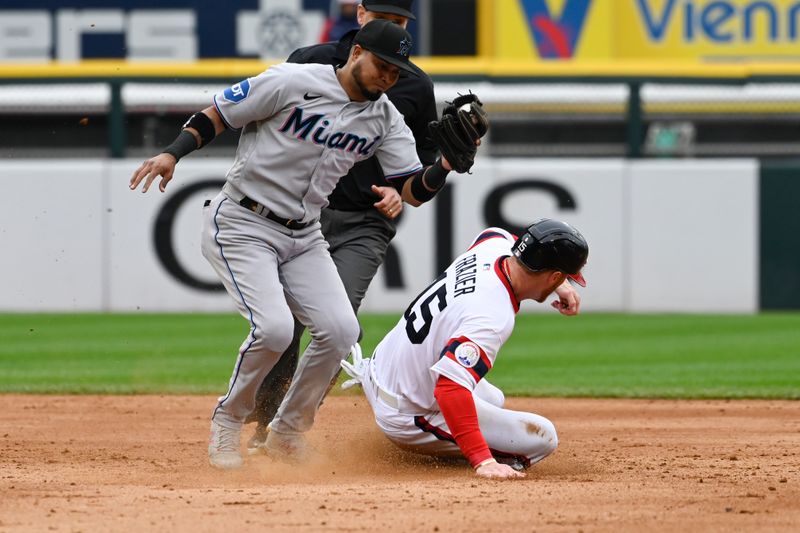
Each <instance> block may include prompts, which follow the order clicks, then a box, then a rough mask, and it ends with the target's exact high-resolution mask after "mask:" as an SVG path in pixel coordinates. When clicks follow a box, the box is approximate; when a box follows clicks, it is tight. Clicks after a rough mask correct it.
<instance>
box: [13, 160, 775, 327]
mask: <svg viewBox="0 0 800 533" xmlns="http://www.w3.org/2000/svg"><path fill="white" fill-rule="evenodd" d="M140 163H141V162H140V161H138V160H137V161H134V160H107V161H91V160H84V161H81V160H65V161H34V160H18V161H11V162H7V163H3V164H0V175H2V176H21V175H24V176H25V179H24V180H17V181H15V187H14V189H15V192H14V194H13V195H6V196H5V197H4V199H3V209H0V228H2V232H0V247H1V248H2V249H3V250H4V258H5V260H4V261H2V262H0V279H3V280H5V283H4V285H3V287H2V294H1V295H0V310H2V311H35V312H42V311H77V310H81V311H89V310H95V311H101V310H102V311H144V312H148V311H150V312H155V311H221V310H225V311H228V310H232V309H233V304H232V299H231V298H229V297H228V295H227V294H226V293H225V292H224V291H223V290H222V287H221V285H220V283H219V281H218V279H217V278H216V276H215V274H214V273H213V272H212V270H211V268H210V266H209V265H208V264H207V263H206V260H205V259H204V258H203V257H202V255H201V253H200V227H201V211H202V205H203V201H204V200H205V199H208V198H211V197H213V196H214V195H216V194H217V193H218V192H219V190H220V188H221V185H222V183H223V179H224V176H225V173H226V172H227V170H228V167H229V165H230V160H227V159H212V158H204V157H202V155H200V154H197V155H194V156H190V157H188V158H186V159H185V160H182V161H181V163H180V165H179V166H178V168H177V171H176V174H175V178H174V179H173V180H172V181H171V182H170V186H169V188H168V189H167V192H166V193H164V194H161V193H159V192H157V191H155V190H152V191H150V192H149V193H148V194H142V193H141V192H138V191H130V190H129V188H128V181H129V179H130V176H131V174H132V172H133V170H134V169H135V168H137V167H138V165H139V164H140ZM448 182H449V185H448V189H447V191H443V192H442V193H440V194H439V195H438V197H437V199H436V200H435V201H434V202H431V205H423V206H421V207H419V208H416V209H415V208H412V207H409V206H407V207H406V208H405V210H404V214H403V218H402V220H401V221H400V223H399V225H398V232H397V237H396V238H395V239H394V241H392V245H391V249H390V252H389V254H388V255H387V259H386V261H385V263H384V266H383V268H382V269H381V271H380V272H379V274H378V276H377V277H376V278H375V280H373V283H372V285H371V287H370V289H369V292H368V293H367V297H366V299H365V301H364V304H363V306H362V309H363V310H364V311H366V312H373V311H384V312H399V311H401V310H403V309H404V308H405V307H406V306H407V305H408V303H409V302H410V301H411V300H413V298H414V297H415V296H416V295H417V294H418V292H419V291H420V290H422V289H423V288H424V287H426V286H427V285H428V284H429V283H430V280H431V279H433V278H434V277H435V276H436V275H437V274H438V273H439V272H441V270H442V269H443V267H444V266H446V265H447V264H448V263H449V262H450V260H451V259H452V258H453V257H455V255H457V254H459V253H461V252H462V251H463V250H465V249H466V248H467V247H468V246H469V244H470V242H471V241H472V239H473V238H474V237H475V236H476V235H477V234H478V233H479V232H480V231H481V230H482V229H483V228H485V227H488V226H501V227H505V228H507V229H509V230H511V231H514V232H518V231H520V229H521V228H523V227H524V226H526V225H527V224H529V223H530V222H532V221H534V220H536V219H538V218H540V217H553V218H559V219H562V220H565V221H567V222H570V223H572V224H574V225H575V226H576V227H578V228H579V229H580V230H581V231H582V232H583V233H584V235H585V236H586V239H587V241H588V242H589V246H590V254H589V262H588V264H587V266H586V268H585V270H584V274H585V277H586V279H587V280H588V286H587V287H586V289H584V290H582V291H581V293H582V295H583V309H584V310H586V311H644V312H656V311H670V312H723V313H730V312H740V313H747V312H754V311H755V310H757V308H758V253H759V252H758V226H759V222H758V221H759V216H758V206H757V201H758V200H757V198H758V194H756V190H757V184H758V164H757V162H755V161H750V160H736V161H733V160H730V161H728V160H713V161H711V160H702V161H692V160H686V161H673V162H669V161H663V162H662V161H628V160H611V159H597V160H593V159H580V160H546V159H489V158H482V159H479V160H478V161H477V163H476V165H475V167H474V170H473V174H468V175H452V176H451V177H450V178H449V179H448ZM20 199H24V201H21V200H20ZM523 310H525V311H534V310H537V311H548V310H549V308H547V307H546V306H540V305H536V304H532V303H530V302H529V303H528V304H526V306H525V307H524V308H523Z"/></svg>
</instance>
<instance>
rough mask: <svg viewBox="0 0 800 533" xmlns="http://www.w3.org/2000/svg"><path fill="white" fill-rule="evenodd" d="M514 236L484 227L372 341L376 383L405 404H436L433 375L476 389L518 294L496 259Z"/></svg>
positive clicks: (506, 332) (509, 323)
mask: <svg viewBox="0 0 800 533" xmlns="http://www.w3.org/2000/svg"><path fill="white" fill-rule="evenodd" d="M515 240H516V238H515V237H514V236H513V235H511V234H510V233H508V232H507V231H505V230H503V229H500V228H489V229H486V230H484V231H483V232H482V233H481V234H480V235H478V237H477V238H476V239H475V241H473V244H472V246H470V248H469V250H468V251H467V252H465V253H463V254H461V255H460V256H459V257H458V258H456V260H455V261H454V262H453V263H452V264H451V265H450V266H449V267H448V268H447V270H445V272H444V273H443V274H442V275H440V276H439V277H438V278H437V279H436V280H434V282H433V283H432V284H431V285H430V286H428V288H427V289H425V290H424V291H423V292H422V293H421V294H420V295H419V296H418V297H417V299H416V300H414V302H412V303H411V305H410V306H409V307H408V309H407V310H406V311H405V313H404V315H403V317H402V318H401V319H400V321H399V322H398V324H397V325H396V326H395V327H394V329H392V330H391V331H390V332H389V333H388V334H387V335H386V337H384V339H383V340H382V341H381V343H380V344H379V345H378V346H377V348H376V349H375V353H374V355H373V361H372V368H373V372H374V377H375V379H376V380H377V384H379V385H380V387H381V388H383V389H384V390H386V391H387V392H389V393H391V394H393V395H395V396H397V397H398V398H399V399H400V401H401V402H402V403H403V404H404V405H408V404H410V406H411V407H412V408H415V409H416V408H418V409H419V410H420V411H422V412H425V411H433V410H437V409H438V407H437V405H436V400H435V398H434V396H433V391H434V388H435V386H436V381H437V380H438V378H439V375H443V376H446V377H448V378H450V379H451V380H453V381H455V382H456V383H459V384H460V385H463V386H464V387H466V388H467V389H469V390H474V389H475V386H476V384H477V383H478V382H479V381H480V380H481V379H482V378H483V376H485V375H486V373H487V372H488V371H489V370H490V369H491V368H492V366H493V365H494V362H495V359H496V358H497V352H498V350H499V349H500V347H501V346H502V345H503V343H505V342H506V340H507V339H508V337H509V336H510V335H511V332H512V331H513V329H514V320H515V317H516V313H517V311H519V302H518V301H517V299H516V297H515V296H514V293H513V292H512V290H511V285H510V282H509V280H508V277H507V276H506V274H505V272H504V271H503V270H502V267H501V260H502V259H503V258H504V257H507V256H510V255H511V246H512V245H513V244H514V241H515Z"/></svg>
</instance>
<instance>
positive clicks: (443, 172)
mask: <svg viewBox="0 0 800 533" xmlns="http://www.w3.org/2000/svg"><path fill="white" fill-rule="evenodd" d="M449 173H450V171H449V170H447V169H446V168H444V166H442V158H441V157H440V158H439V159H437V160H436V162H434V163H433V164H432V165H431V166H429V167H428V168H427V170H425V172H424V173H423V178H424V180H425V185H427V186H428V188H429V189H433V190H434V191H438V190H439V189H441V188H442V187H443V186H444V180H445V178H447V175H448V174H449Z"/></svg>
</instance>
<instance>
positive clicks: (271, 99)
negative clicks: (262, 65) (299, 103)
mask: <svg viewBox="0 0 800 533" xmlns="http://www.w3.org/2000/svg"><path fill="white" fill-rule="evenodd" d="M281 67H283V65H275V66H273V67H270V68H269V69H267V70H266V71H264V72H262V73H261V74H259V75H258V76H256V77H254V78H248V79H246V80H244V81H241V82H239V83H237V84H235V85H233V86H231V87H228V88H227V89H225V90H224V91H222V92H221V93H218V94H216V95H214V106H216V108H217V111H218V112H219V114H220V116H221V117H222V120H223V121H224V122H225V124H226V125H227V126H228V127H229V128H232V129H236V130H238V129H241V128H242V127H244V126H245V125H246V124H249V123H250V122H256V121H259V120H264V119H267V118H269V117H271V116H273V115H275V114H276V113H277V112H278V111H280V109H281V103H282V102H283V100H284V95H285V94H286V87H285V86H286V85H287V84H288V82H289V81H290V80H291V76H286V75H285V69H284V68H281Z"/></svg>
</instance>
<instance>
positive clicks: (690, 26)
mask: <svg viewBox="0 0 800 533" xmlns="http://www.w3.org/2000/svg"><path fill="white" fill-rule="evenodd" d="M493 10H494V11H493V16H494V26H495V27H494V33H493V35H494V39H495V52H496V55H498V56H499V57H501V58H512V57H524V58H529V59H532V60H560V59H578V60H582V59H605V60H614V59H648V58H670V59H687V60H712V61H713V60H733V59H743V58H746V59H751V60H759V59H770V60H774V59H779V58H784V59H796V58H797V56H798V52H797V49H798V48H797V47H798V44H799V43H800V2H798V1H797V0H758V1H756V0H609V1H600V0H494V1H493Z"/></svg>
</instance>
